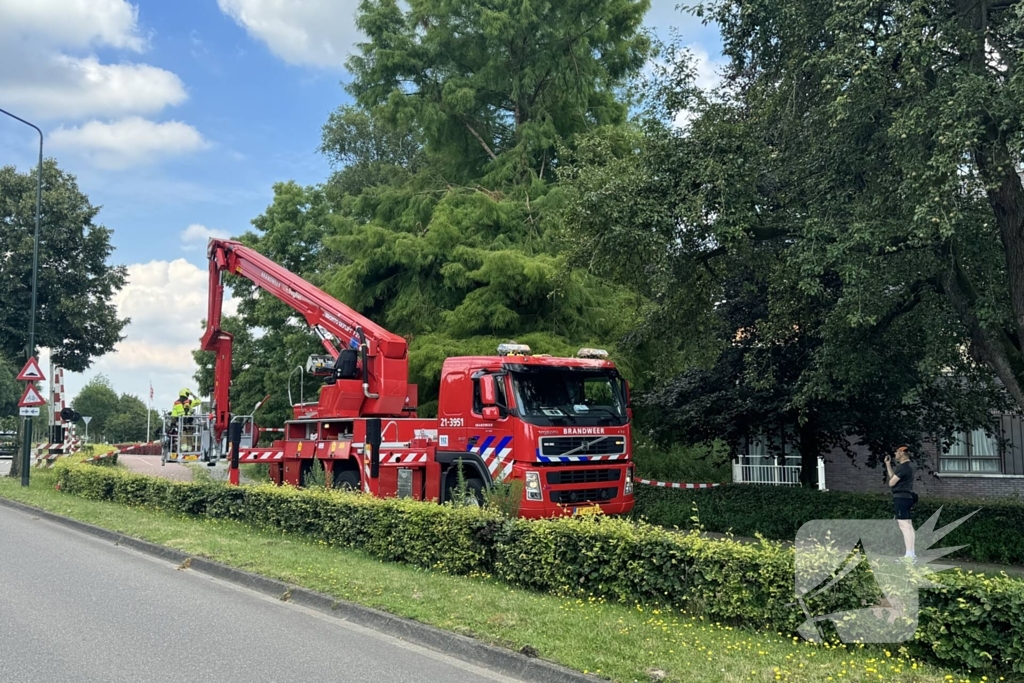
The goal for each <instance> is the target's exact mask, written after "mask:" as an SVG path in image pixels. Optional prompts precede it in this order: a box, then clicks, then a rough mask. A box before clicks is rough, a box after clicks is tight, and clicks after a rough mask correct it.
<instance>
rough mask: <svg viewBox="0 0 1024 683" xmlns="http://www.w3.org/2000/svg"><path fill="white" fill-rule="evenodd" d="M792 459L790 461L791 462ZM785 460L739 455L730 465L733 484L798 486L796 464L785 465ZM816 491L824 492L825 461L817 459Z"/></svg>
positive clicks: (763, 456) (797, 468) (798, 475)
mask: <svg viewBox="0 0 1024 683" xmlns="http://www.w3.org/2000/svg"><path fill="white" fill-rule="evenodd" d="M792 460H795V458H794V459H790V460H789V461H790V462H791V461H792ZM786 462H787V459H786V458H779V459H778V460H776V459H775V458H774V457H772V456H767V455H741V456H739V457H738V458H737V459H736V460H734V461H733V463H732V481H733V483H734V484H769V485H772V486H799V485H800V469H801V466H800V465H799V463H798V464H782V463H786ZM818 489H819V490H821V491H824V490H825V459H824V458H821V457H819V458H818Z"/></svg>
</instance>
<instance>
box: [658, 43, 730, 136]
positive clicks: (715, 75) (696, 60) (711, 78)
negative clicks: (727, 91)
mask: <svg viewBox="0 0 1024 683" xmlns="http://www.w3.org/2000/svg"><path fill="white" fill-rule="evenodd" d="M686 50H687V52H688V53H689V55H690V57H691V58H692V62H691V67H692V69H693V83H694V85H696V86H697V87H699V88H701V89H702V90H713V89H714V88H717V87H718V86H719V85H720V84H721V82H722V76H721V71H722V69H723V68H724V67H725V65H726V62H725V61H724V60H719V59H714V58H712V57H711V55H710V54H709V53H708V51H707V50H705V49H704V48H703V47H701V46H700V45H687V46H686ZM668 66H669V64H668V62H666V61H664V60H662V59H654V60H651V61H649V62H648V63H647V65H646V67H645V68H644V72H645V75H646V76H648V77H653V76H656V74H657V73H658V71H659V70H661V69H666V68H667V67H668ZM693 117H694V114H693V112H692V111H690V110H688V109H683V110H681V111H678V112H676V113H675V116H674V118H673V125H674V126H675V127H676V128H680V129H683V128H686V127H687V126H688V125H689V124H690V121H692V120H693Z"/></svg>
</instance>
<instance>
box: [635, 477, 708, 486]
mask: <svg viewBox="0 0 1024 683" xmlns="http://www.w3.org/2000/svg"><path fill="white" fill-rule="evenodd" d="M637 483H640V484H647V485H648V486H658V487H660V488H663V489H711V488H715V487H716V486H721V484H690V483H685V482H675V481H655V480H653V479H639V478H638V479H637Z"/></svg>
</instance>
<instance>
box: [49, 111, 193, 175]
mask: <svg viewBox="0 0 1024 683" xmlns="http://www.w3.org/2000/svg"><path fill="white" fill-rule="evenodd" d="M50 141H51V144H52V145H53V146H54V147H56V148H57V149H65V150H69V151H72V152H77V153H79V154H81V155H83V156H84V157H86V158H88V159H89V160H90V161H92V162H93V163H94V164H95V165H97V166H99V167H101V168H111V169H118V168H127V167H130V166H138V165H141V164H148V163H153V162H156V161H159V160H161V159H163V158H166V157H170V156H175V155H180V154H188V153H190V152H195V151H198V150H201V149H205V148H206V147H208V146H209V145H208V143H207V142H206V140H204V139H203V136H202V135H200V134H199V131H197V130H196V129H195V128H193V127H192V126H190V125H188V124H185V123H182V122H180V121H167V122H164V123H156V122H154V121H149V120H147V119H143V118H139V117H137V116H133V117H129V118H126V119H121V120H119V121H113V122H111V123H105V122H102V121H89V122H88V123H86V124H84V125H82V126H80V127H74V128H64V127H61V128H58V129H57V130H55V131H53V132H52V133H51V134H50Z"/></svg>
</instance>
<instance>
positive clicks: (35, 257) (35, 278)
mask: <svg viewBox="0 0 1024 683" xmlns="http://www.w3.org/2000/svg"><path fill="white" fill-rule="evenodd" d="M0 114H6V115H7V116H10V117H11V118H12V119H14V120H16V121H21V122H22V123H24V124H25V125H26V126H30V127H32V128H34V129H35V131H36V132H37V133H39V165H38V166H37V167H36V233H35V237H34V238H33V240H32V312H31V313H30V314H29V317H28V345H27V347H26V349H25V352H26V355H27V356H28V358H34V357H35V355H36V290H37V289H38V288H39V287H38V285H39V216H40V213H41V212H42V204H43V131H41V130H40V129H39V126H37V125H35V124H34V123H29V122H28V121H26V120H25V119H23V118H21V117H20V116H15V115H14V114H12V113H11V112H9V111H6V110H4V109H0ZM50 381H51V382H52V381H53V378H52V377H51V378H50ZM31 460H32V418H31V417H26V418H25V443H23V444H22V446H21V485H22V486H28V472H29V466H30V464H31Z"/></svg>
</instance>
